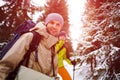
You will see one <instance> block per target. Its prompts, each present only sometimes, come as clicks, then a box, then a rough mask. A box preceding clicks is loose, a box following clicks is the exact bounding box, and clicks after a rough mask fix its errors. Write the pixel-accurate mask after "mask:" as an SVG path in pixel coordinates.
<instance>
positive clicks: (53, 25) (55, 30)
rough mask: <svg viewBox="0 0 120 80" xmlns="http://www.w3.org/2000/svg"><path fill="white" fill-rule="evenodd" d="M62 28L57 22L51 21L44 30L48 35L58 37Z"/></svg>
mask: <svg viewBox="0 0 120 80" xmlns="http://www.w3.org/2000/svg"><path fill="white" fill-rule="evenodd" d="M61 28H62V25H61V23H60V22H59V21H57V20H51V21H50V22H48V24H47V26H46V29H47V31H48V33H50V34H51V35H53V36H56V37H57V36H58V34H59V32H60V30H61Z"/></svg>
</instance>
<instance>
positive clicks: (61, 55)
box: [55, 40, 71, 68]
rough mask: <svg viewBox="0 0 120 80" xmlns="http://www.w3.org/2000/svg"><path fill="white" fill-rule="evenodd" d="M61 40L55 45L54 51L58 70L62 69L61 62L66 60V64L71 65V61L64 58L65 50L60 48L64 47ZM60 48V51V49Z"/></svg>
mask: <svg viewBox="0 0 120 80" xmlns="http://www.w3.org/2000/svg"><path fill="white" fill-rule="evenodd" d="M64 43H65V42H64V41H63V40H59V42H58V43H57V44H56V46H55V49H56V52H58V53H57V58H58V68H59V67H63V66H64V64H63V60H66V61H67V62H68V64H71V61H70V60H69V59H68V58H67V57H66V48H65V47H63V48H62V46H63V45H64ZM61 48H62V49H61Z"/></svg>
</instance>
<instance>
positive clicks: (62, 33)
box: [58, 31, 66, 37]
mask: <svg viewBox="0 0 120 80" xmlns="http://www.w3.org/2000/svg"><path fill="white" fill-rule="evenodd" d="M58 36H65V37H66V32H65V31H61V32H60V33H59V35H58Z"/></svg>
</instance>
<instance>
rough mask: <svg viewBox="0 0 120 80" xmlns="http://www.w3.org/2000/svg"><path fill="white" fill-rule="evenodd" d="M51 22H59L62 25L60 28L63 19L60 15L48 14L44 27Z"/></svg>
mask: <svg viewBox="0 0 120 80" xmlns="http://www.w3.org/2000/svg"><path fill="white" fill-rule="evenodd" d="M51 20H57V21H59V22H60V23H61V24H62V26H63V24H64V19H63V17H62V16H61V15H60V14H58V13H50V14H48V15H47V17H46V19H45V25H47V24H48V22H50V21H51Z"/></svg>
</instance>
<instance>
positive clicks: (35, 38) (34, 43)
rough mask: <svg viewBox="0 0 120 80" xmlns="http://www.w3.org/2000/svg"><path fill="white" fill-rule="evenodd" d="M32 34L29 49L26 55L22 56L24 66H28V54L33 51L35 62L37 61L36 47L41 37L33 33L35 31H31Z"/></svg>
mask: <svg viewBox="0 0 120 80" xmlns="http://www.w3.org/2000/svg"><path fill="white" fill-rule="evenodd" d="M32 33H33V39H32V41H31V43H30V48H29V50H28V51H27V53H26V55H25V56H24V59H25V66H28V63H29V58H30V53H31V52H33V51H35V60H36V61H37V60H38V55H37V48H38V45H39V42H40V40H41V38H42V36H41V35H40V34H39V33H37V32H35V31H32Z"/></svg>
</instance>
